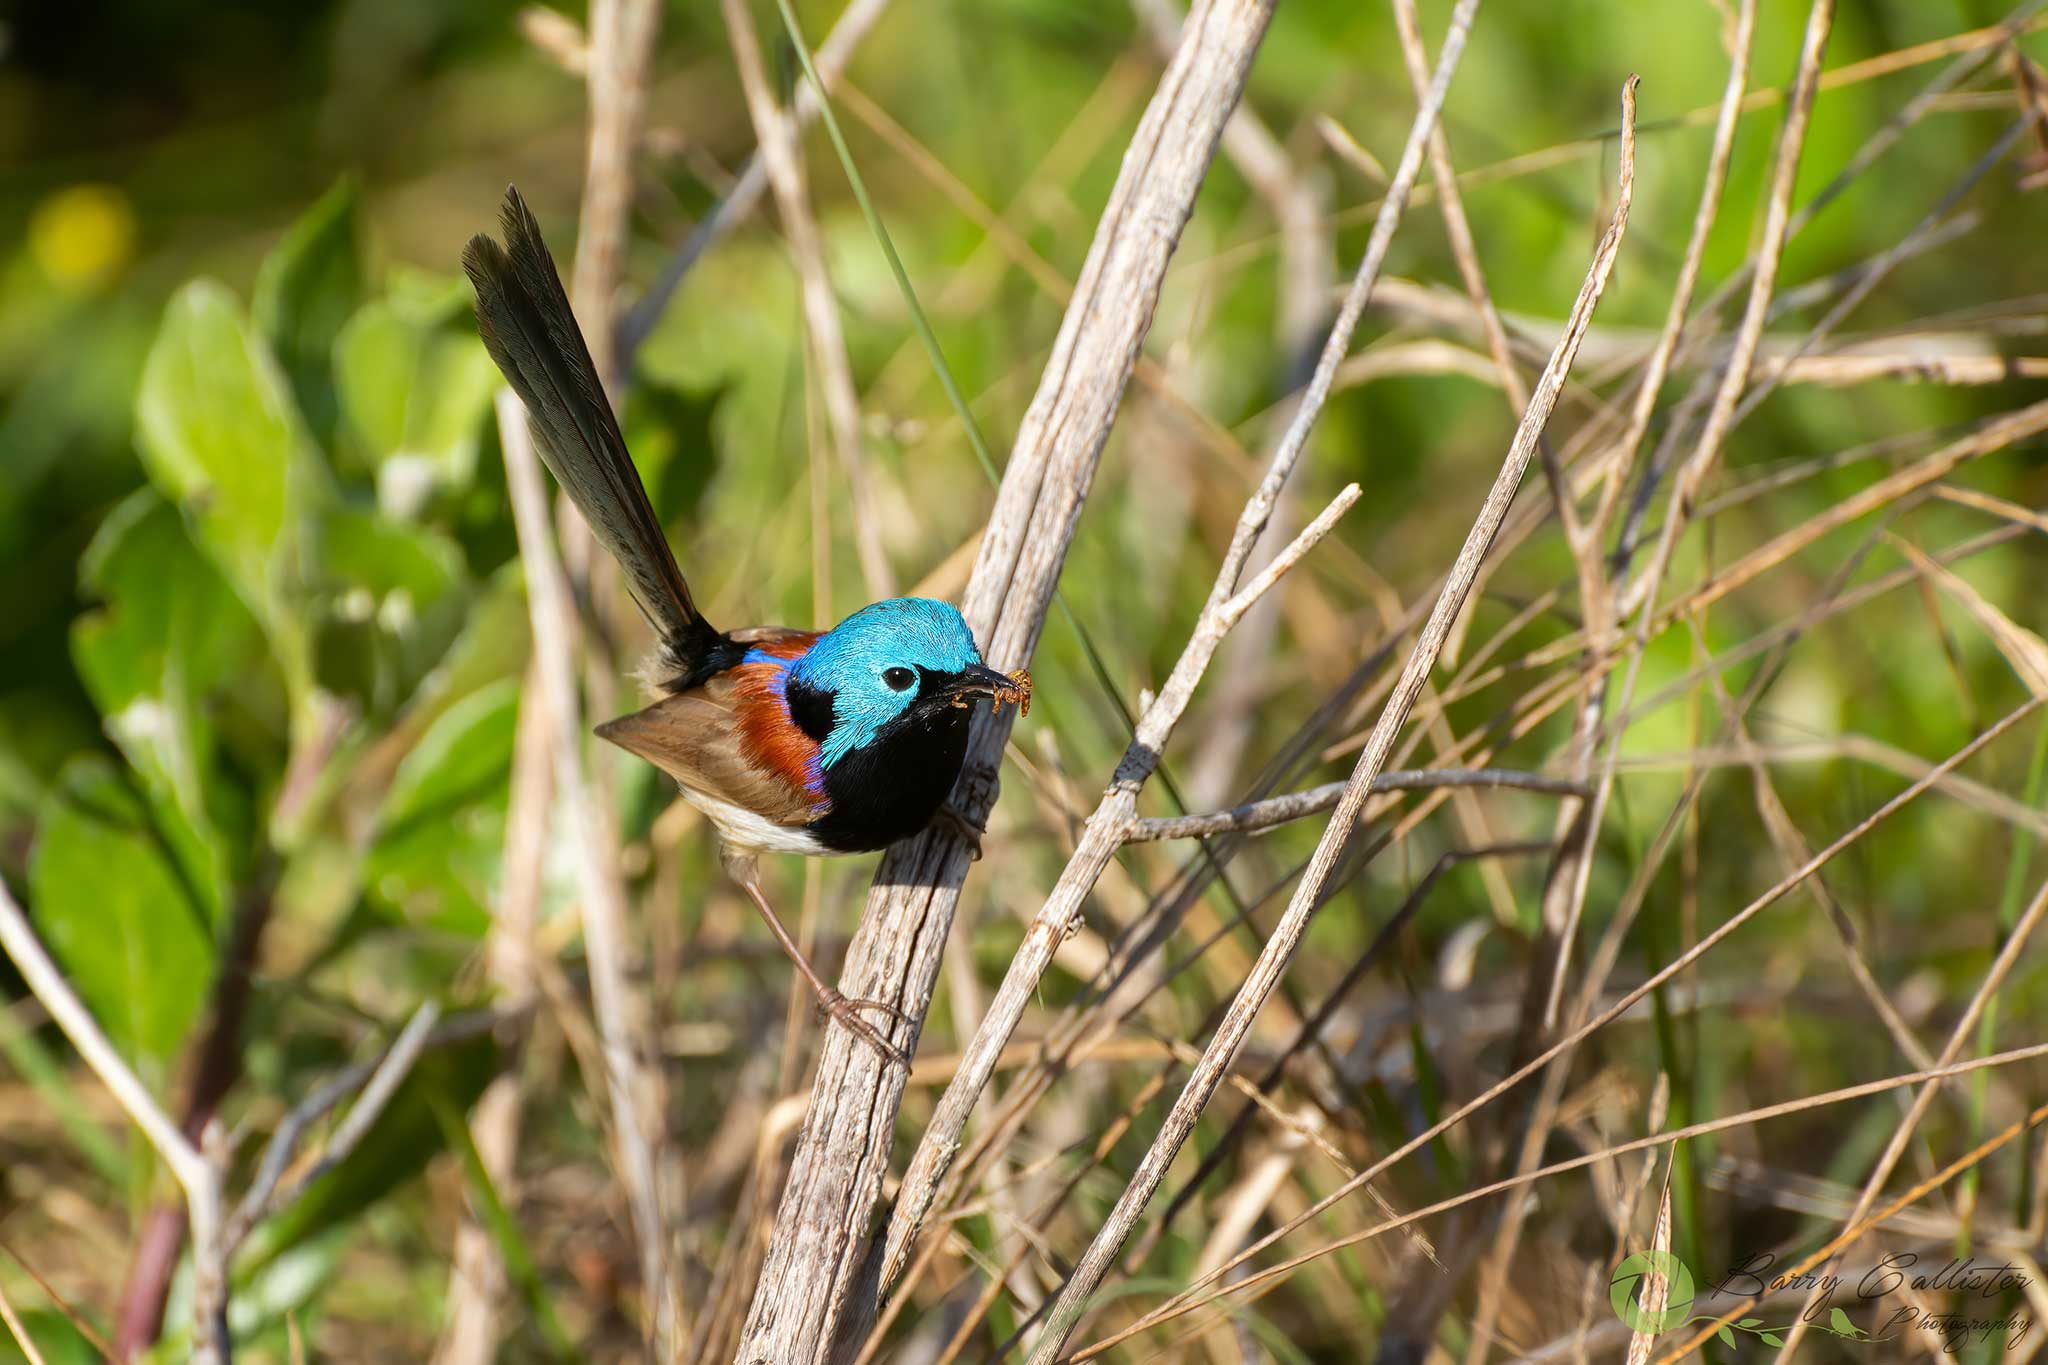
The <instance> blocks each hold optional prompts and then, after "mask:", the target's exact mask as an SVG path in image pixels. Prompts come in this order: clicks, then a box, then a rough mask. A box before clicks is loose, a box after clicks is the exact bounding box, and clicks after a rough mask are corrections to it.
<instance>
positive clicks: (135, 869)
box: [29, 758, 214, 1063]
mask: <svg viewBox="0 0 2048 1365" xmlns="http://www.w3.org/2000/svg"><path fill="white" fill-rule="evenodd" d="M29 887H30V892H31V894H32V895H33V896H34V898H35V920H36V926H37V928H38V929H39V930H40V931H41V933H42V935H43V941H44V942H45V943H46V944H48V945H49V948H50V953H51V955H52V956H53V957H55V958H56V959H57V961H58V962H59V963H60V964H61V965H62V966H63V968H64V971H65V974H66V975H67V976H69V977H70V978H71V982H72V984H73V985H74V986H75V987H77V989H78V993H79V995H80V996H81V997H82V998H83V999H84V1001H85V1003H86V1005H87V1006H88V1007H89V1008H90V1009H91V1010H92V1012H93V1017H94V1018H96V1019H98V1020H99V1022H100V1026H101V1027H102V1028H104V1029H105V1030H106V1031H107V1036H108V1037H109V1038H111V1039H112V1040H113V1041H114V1043H115V1045H116V1046H118V1047H120V1048H121V1050H122V1051H124V1052H126V1053H128V1054H129V1055H130V1056H134V1057H141V1058H146V1059H150V1060H152V1061H155V1062H158V1063H162V1062H166V1061H168V1060H169V1059H170V1058H171V1057H172V1056H173V1055H174V1054H175V1053H176V1052H177V1050H178V1048H179V1047H180V1045H181V1044H182V1043H183V1042H184V1040H185V1036H186V1034H187V1033H188V1032H189V1031H190V1029H191V1027H192V1023H193V1020H194V1019H195V1018H196V1017H197V1016H198V1014H199V1010H200V1007H201V1005H203V1004H204V1003H205V1000H206V993H207V989H208V987H209V986H210V985H211V984H212V982H213V972H214V940H213V934H212V932H211V930H210V929H209V927H208V925H207V923H206V921H205V918H204V917H203V915H202V914H201V912H200V910H199V907H197V906H195V905H194V904H193V903H192V900H191V898H190V897H189V896H188V894H187V893H186V889H185V887H184V885H183V883H182V882H181V881H180V880H179V878H178V876H177V874H176V872H174V871H173V870H172V867H171V863H170V860H169V859H168V858H166V857H165V856H164V852H163V849H162V848H161V847H160V846H159V845H158V844H157V842H156V841H155V840H154V839H153V838H152V837H151V836H150V832H149V827H148V822H147V820H146V818H145V816H144V814H143V810H142V805H141V803H140V802H139V801H137V800H136V798H135V796H134V794H133V793H132V792H130V791H129V790H128V788H127V787H126V786H124V785H123V784H122V783H121V781H120V779H119V778H118V777H117V776H116V775H115V773H114V771H113V769H112V768H111V767H110V766H109V765H108V764H107V763H106V762H105V761H104V760H101V759H93V758H84V759H79V760H77V761H75V762H73V763H72V764H71V765H69V767H67V768H66V770H65V772H64V776H63V780H62V783H61V785H60V787H59V789H58V790H57V791H55V792H53V793H52V794H51V795H50V797H49V799H48V800H47V801H45V802H44V805H43V813H42V819H41V821H40V828H39V831H38V836H37V840H36V847H35V853H34V856H33V857H32V859H31V861H30V864H29Z"/></svg>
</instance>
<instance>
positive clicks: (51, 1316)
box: [0, 1308, 101, 1365]
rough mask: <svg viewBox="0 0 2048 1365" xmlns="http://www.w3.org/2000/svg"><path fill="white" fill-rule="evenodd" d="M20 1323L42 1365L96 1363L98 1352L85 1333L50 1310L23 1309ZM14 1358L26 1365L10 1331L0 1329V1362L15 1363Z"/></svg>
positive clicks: (96, 1364) (84, 1364)
mask: <svg viewBox="0 0 2048 1365" xmlns="http://www.w3.org/2000/svg"><path fill="white" fill-rule="evenodd" d="M21 1326H22V1330H23V1331H25V1332H26V1333H27V1334H28V1339H29V1340H30V1341H32V1342H34V1343H35V1345H36V1351H37V1354H39V1355H40V1356H41V1357H42V1360H43V1365H100V1360H101V1357H100V1353H99V1352H98V1351H95V1350H94V1349H93V1348H92V1343H91V1342H90V1341H88V1340H86V1337H85V1334H84V1333H83V1332H80V1331H79V1330H78V1329H77V1328H76V1327H73V1326H72V1325H71V1324H70V1322H68V1321H67V1320H66V1319H65V1317H64V1315H63V1314H62V1313H59V1312H57V1311H55V1310H54V1309H47V1308H30V1309H25V1310H23V1311H22V1313H21ZM16 1361H20V1362H21V1363H22V1365H27V1362H28V1356H27V1355H25V1354H24V1353H23V1352H22V1349H21V1347H20V1346H19V1345H17V1344H16V1342H15V1340H14V1335H13V1333H11V1332H7V1331H5V1330H0V1365H15V1362H16Z"/></svg>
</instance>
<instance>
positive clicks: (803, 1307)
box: [739, 0, 1272, 1365]
mask: <svg viewBox="0 0 2048 1365" xmlns="http://www.w3.org/2000/svg"><path fill="white" fill-rule="evenodd" d="M1271 17H1272V3H1271V0H1213V3H1211V4H1208V5H1206V6H1204V7H1203V8H1202V9H1201V10H1200V11H1199V12H1198V13H1196V14H1195V15H1193V16H1191V17H1190V19H1189V20H1188V23H1187V25H1186V29H1185V32H1184V34H1183V38H1182V42H1181V47H1180V50H1179V51H1178V52H1177V53H1176V54H1175V56H1174V59H1173V61H1172V62H1171V63H1170V64H1169V65H1168V67H1167V69H1166V72H1165V74H1164V75H1163V76H1162V78H1161V80H1160V84H1159V88H1158V90H1157V92H1156V93H1155V94H1154V96H1153V99H1152V102H1151V105H1150V106H1149V107H1148V108H1147V110H1146V113H1145V116H1144V118H1143V119H1142V120H1141V121H1140V123H1139V125H1138V130H1137V132H1136V134H1135V135H1134V137H1133V138H1132V141H1131V145H1130V147H1129V149H1128V150H1127V152H1126V153H1125V157H1124V163H1123V170H1122V172H1121V174H1120V175H1119V176H1118V179H1117V184H1116V187H1115V188H1114V189H1113V190H1112V191H1111V194H1110V199H1109V203H1108V205H1107V206H1106V207H1105V209H1104V211H1103V215H1102V220H1101V225H1100V227H1099V228H1098V230H1097V233H1096V237H1095V241H1094V243H1093V245H1092V246H1091V247H1090V249H1089V254H1088V259H1087V262H1086V264H1085V265H1084V266H1083V268H1082V272H1081V278H1080V280H1079V281H1078V283H1077V284H1076V287H1075V290H1074V297H1073V300H1072V302H1071V303H1070V304H1069V306H1068V308H1067V311H1066V315H1065V317H1064V319H1063V321H1062V323H1061V325H1060V331H1059V335H1058V337H1057V339H1056V340H1055V342H1054V344H1053V350H1052V355H1051V357H1050V359H1049V360H1048V363H1047V365H1046V367H1045V373H1044V377H1043V379H1042V380H1041V382H1040V385H1039V389H1038V392H1037V394H1036V396H1035V397H1034V398H1033V399H1032V402H1031V406H1030V408H1029V409H1028V410H1027V411H1026V413H1025V416H1024V421H1023V424H1022V426H1021V427H1020V428H1019V430H1018V434H1017V439H1016V443H1015V445H1014V447H1013V449H1012V452H1011V456H1010V462H1009V465H1008V467H1007V468H1006V469H1005V471H1004V476H1003V482H1002V486H1001V488H1000V489H999V490H998V492H997V495H996V504H995V507H994V509H993V511H992V512H991V514H990V518H989V525H988V529H987V531H986V532H985V533H984V534H983V536H982V539H981V545H980V548H979V551H978V552H977V555H976V560H975V567H974V573H973V576H972V577H971V578H970V579H969V581H968V585H967V591H966V594H965V599H964V601H963V603H962V611H963V614H964V615H965V616H966V618H967V622H968V625H969V626H970V627H972V628H973V629H974V632H975V635H976V637H977V638H978V639H979V640H981V642H982V644H983V654H984V656H985V657H986V658H987V659H988V661H989V662H990V663H991V664H992V665H994V666H995V667H997V668H1001V669H1011V668H1015V667H1018V666H1019V665H1021V664H1023V663H1024V662H1025V661H1027V660H1028V659H1029V658H1030V655H1031V651H1032V648H1033V646H1034V645H1035V644H1036V643H1037V640H1038V635H1039V632H1040V630H1041V629H1042V627H1043V625H1044V620H1045V612H1046V609H1047V607H1048V606H1049V604H1050V603H1051V600H1052V595H1053V590H1054V588H1055V586H1056V585H1057V583H1058V579H1059V571H1060V567H1061V565H1062V564H1063V563H1064V561H1065V558H1066V551H1067V546H1068V543H1069V542H1070V541H1071V539H1072V537H1073V532H1074V525H1075V522H1076V520H1077V519H1078V518H1079V516H1080V510H1081V504H1082V500H1083V499H1084V498H1085V497H1086V495H1087V491H1088V485H1089V482H1090V480H1091V479H1092V477H1093V475H1094V470H1095V464H1096V461H1097V460H1098V458H1099V457H1100V455H1101V452H1102V447H1103V445H1104V443H1105V442H1106V441H1107V440H1108V437H1109V430H1110V427H1111V425H1112V423H1113V422H1114V420H1115V417H1116V412H1117V408H1118V406H1119V404H1120V402H1121V400H1122V396H1123V392H1124V389H1125V386H1126V385H1127V384H1128V382H1129V379H1130V375H1131V371H1132V367H1133V366H1134V365H1135V363H1136V361H1137V357H1138V352H1139V348H1140V346H1141V345H1142V344H1143V341H1144V337H1145V333H1146V331H1147V330H1148V328H1149V327H1150V325H1151V320H1152V314H1153V310H1154V308H1155V307H1156V306H1157V303H1158V298H1159V289H1160V285H1161V283H1162V281H1163V279H1164V277H1165V273H1166V265H1167V261H1168V260H1169V259H1170V257H1171V256H1172V253H1173V248H1174V246H1175V244H1176V243H1177V241H1178V240H1179V236H1180V231H1181V228H1182V226H1183V225H1184V224H1185V223H1186V221H1187V218H1188V215H1189V213H1190V212H1191V211H1192V209H1193V205H1194V200H1195V195H1196V192H1197V191H1198V190H1199V189H1200V187H1201V184H1202V180H1203V178H1204V177H1205V175H1206V174H1207V171H1208V167H1209V162H1210V159H1211V157H1212V156H1213V155H1214V153H1215V147H1216V142H1217V139H1218V137H1219V136H1220V135H1221V133H1222V129H1223V124H1224V121H1225V120H1226V119H1227V118H1228V117H1229V115H1230V112H1231V110H1232V109H1233V108H1235V107H1236V104H1237V100H1238V96H1239V94H1240V93H1241V92H1242V90H1243V88H1244V80H1245V76H1246V73H1247V72H1248V71H1249V69H1250V66H1251V60H1252V56H1253V54H1254V53H1255V52H1256V51H1257V50H1258V46H1259V42H1260V40H1261V38H1263V37H1264V35H1265V31H1266V24H1267V21H1268V20H1269V19H1270V18H1271ZM1014 714H1015V713H1014V712H1008V713H1005V714H1004V715H1002V716H1000V717H991V718H989V719H987V720H984V721H983V722H982V723H980V724H978V725H977V726H976V729H975V732H974V735H973V737H972V739H971V740H970V742H969V749H968V756H967V763H966V768H965V771H964V773H963V778H962V782H961V785H960V787H959V788H957V789H956V791H955V796H954V801H955V804H956V805H957V806H959V807H961V808H962V809H963V810H964V812H965V814H966V815H967V816H968V817H969V818H970V819H974V820H979V819H982V818H984V817H985V815H986V812H987V811H988V809H989V807H990V805H991V804H992V803H993V801H994V796H995V777H996V770H997V764H998V762H999V760H1000V758H1001V755H1002V746H1003V743H1004V741H1005V739H1006V738H1007V736H1008V733H1009V729H1010V724H1011V720H1012V718H1013V716H1014ZM967 866H968V851H967V849H966V847H965V845H964V844H963V843H962V841H961V840H960V839H959V837H958V836H957V835H955V834H953V833H951V832H945V831H933V832H928V833H926V834H924V835H922V836H920V837H918V838H917V839H914V840H910V841H908V842H906V843H902V844H899V845H897V846H896V847H895V848H894V849H892V850H891V851H890V852H889V853H888V854H887V855H886V856H885V857H884V858H883V861H882V866H881V869H880V871H879V872H878V873H877V876H876V883H875V887H874V890H873V891H872V892H871V893H870V895H869V897H868V904H867V908H866V911H865V913H864V915H863V917H862V920H861V925H860V928H859V930H858V931H857V932H856V934H855V936H854V941H853V944H852V946H851V948H850V949H849V951H848V955H847V965H846V969H845V972H844V974H843V976H842V978H841V988H842V989H843V990H845V991H846V992H847V993H848V994H849V995H853V996H860V997H865V998H869V999H881V1000H887V1001H891V1002H893V1003H895V1004H896V1005H897V1006H898V1007H899V1008H902V1009H904V1010H906V1011H908V1012H910V1013H911V1014H912V1015H913V1017H914V1018H915V1019H917V1020H919V1021H921V1020H922V1018H923V1015H924V1012H925V1010H926V1009H928V1008H929V1006H930V1001H931V992H932V989H933V986H934V984H935V982H936V980H937V977H938V971H939V959H940V955H941V953H942V952H943V950H944V947H945V940H946V933H947V930H948V929H949V928H950V927H951V925H952V919H953V912H954V908H955V905H956V903H957V901H958V897H959V888H960V884H961V882H962V880H963V879H964V878H965V876H966V872H967ZM895 1033H896V1042H897V1044H898V1046H901V1047H905V1048H906V1049H907V1048H909V1047H914V1046H915V1042H916V1033H917V1026H916V1025H915V1024H913V1025H910V1026H908V1027H905V1026H902V1025H898V1026H896V1028H895ZM904 1082H905V1073H904V1071H903V1069H902V1068H901V1067H897V1066H890V1065H886V1064H884V1063H883V1062H881V1060H880V1059H879V1058H877V1057H876V1056H875V1054H874V1052H873V1050H872V1049H870V1048H868V1047H866V1046H864V1045H862V1044H861V1043H860V1042H859V1040H857V1039H853V1038H852V1037H851V1036H850V1035H848V1034H847V1033H846V1032H845V1031H844V1030H837V1029H835V1030H830V1031H828V1033H827V1035H826V1039H825V1044H824V1052H823V1055H822V1057H821V1058H820V1061H819V1064H818V1074H817V1078H816V1080H815V1082H814V1084H813V1086H812V1092H811V1095H812V1098H811V1107H810V1113H809V1116H808V1118H807V1119H806V1122H805V1125H804V1128H803V1132H802V1135H801V1137H800V1138H799V1140H798V1143H797V1149H796V1152H795V1155H794V1157H793V1159H792V1162H791V1166H790V1175H789V1182H788V1185H787V1187H786V1189H785V1192H784V1195H783V1202H782V1207H781V1210H780V1213H779V1214H778V1217H777V1220H776V1227H775V1233H774V1236H773V1238H772V1240H771V1242H770V1245H769V1249H768V1254H767V1256H766V1258H765V1260H764V1262H763V1264H762V1269H761V1276H760V1281H759V1284H758V1286H757V1288H756V1292H755V1296H754V1302H753V1306H752V1308H751V1310H750V1312H749V1316H748V1320H747V1326H746V1330H745V1333H744V1335H743V1337H742V1341H741V1347H740V1351H739V1356H740V1358H741V1359H745V1360H754V1359H766V1360H773V1361H776V1362H778V1365H783V1363H785V1362H813V1361H824V1360H826V1359H828V1358H830V1357H831V1356H832V1354H833V1352H834V1351H835V1349H839V1348H837V1347H836V1346H835V1341H847V1342H852V1343H855V1344H857V1343H858V1341H859V1339H860V1337H861V1336H862V1335H863V1334H864V1331H865V1327H866V1324H867V1322H868V1320H869V1319H870V1317H871V1316H872V1314H873V1312H874V1307H875V1299H876V1277H877V1275H878V1273H879V1270H880V1265H879V1258H878V1257H877V1256H875V1255H874V1254H873V1253H874V1252H875V1251H876V1249H877V1248H876V1245H875V1243H876V1238H875V1235H874V1234H875V1231H876V1230H875V1229H873V1228H872V1227H871V1222H870V1220H871V1218H872V1212H873V1209H874V1207H875V1203H876V1201H877V1200H878V1199H879V1198H880V1195H881V1190H882V1182H883V1178H884V1176H885V1173H886V1171H887V1166H888V1157H889V1151H890V1146H891V1139H892V1137H893V1130H894V1127H895V1117H896V1110H897V1106H898V1105H899V1103H900V1102H901V1099H902V1094H903V1086H904Z"/></svg>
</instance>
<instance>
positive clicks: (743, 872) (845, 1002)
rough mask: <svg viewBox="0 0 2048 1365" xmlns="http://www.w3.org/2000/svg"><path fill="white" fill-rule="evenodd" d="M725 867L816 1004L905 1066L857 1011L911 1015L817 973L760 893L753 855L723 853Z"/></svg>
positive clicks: (906, 1017) (906, 1019) (904, 1017)
mask: <svg viewBox="0 0 2048 1365" xmlns="http://www.w3.org/2000/svg"><path fill="white" fill-rule="evenodd" d="M725 867H726V871H728V872H730V873H731V874H732V879H733V880H734V881H735V882H738V883H739V887H740V890H742V891H744V892H746V893H747V899H748V900H750V901H752V902H753V903H754V908H755V909H756V910H759V911H760V912H761V918H762V919H764V920H767V921H768V929H769V932H771V933H773V934H774V935H775V941H776V942H777V943H779V944H781V945H782V951H783V952H784V953H786V954H788V955H789V960H790V961H791V962H794V963H795V964H796V969H797V970H798V971H799V972H802V973H803V976H804V980H806V981H808V982H810V983H811V990H812V991H813V992H814V993H815V994H816V995H817V997H818V1004H819V1005H820V1006H821V1007H822V1008H823V1009H824V1011H825V1013H827V1014H829V1015H831V1016H832V1017H833V1018H834V1019H837V1020H838V1021H839V1022H840V1024H842V1025H843V1026H844V1027H845V1028H846V1031H847V1032H849V1033H851V1034H853V1036H854V1037H856V1038H858V1039H860V1040H861V1041H862V1042H864V1043H866V1044H867V1045H868V1046H869V1047H871V1048H873V1049H874V1050H875V1051H876V1052H877V1053H878V1054H880V1056H881V1058H882V1060H883V1061H884V1062H900V1063H902V1064H903V1065H905V1066H908V1065H909V1061H908V1059H906V1058H905V1057H904V1055H903V1053H902V1052H901V1051H900V1050H899V1049H897V1048H896V1047H895V1046H894V1045H893V1044H891V1043H890V1042H889V1040H888V1039H887V1038H884V1037H883V1036H882V1033H881V1030H879V1029H877V1028H876V1027H875V1026H874V1025H873V1024H870V1023H869V1022H868V1021H867V1020H865V1019H863V1018H861V1017H860V1011H861V1010H881V1011H882V1012H884V1013H885V1014H890V1015H893V1016H894V1017H896V1018H897V1019H899V1020H901V1021H903V1022H904V1023H911V1022H913V1021H912V1019H911V1017H910V1016H909V1015H907V1014H905V1013H904V1012H903V1011H902V1010H900V1009H898V1008H896V1006H894V1005H892V1004H890V1003H889V1002H888V1001H886V1000H853V999H848V998H847V997H846V996H845V995H842V994H841V993H840V991H839V988H838V987H836V986H830V985H827V984H826V983H825V978H824V977H822V976H819V975H818V969H817V968H816V967H813V966H812V965H811V960H810V959H809V958H807V957H805V956H804V950H803V949H801V948H799V947H797V943H796V940H795V939H794V938H791V937H790V934H789V930H787V929H785V928H783V927H782V921H781V920H780V919H779V918H777V917H776V914H775V912H774V911H773V910H771V909H769V908H768V898H767V897H766V896H764V895H762V894H761V878H760V871H759V868H758V866H757V865H756V863H755V861H754V859H753V858H752V857H750V856H741V857H735V856H733V855H731V854H727V855H726V857H725Z"/></svg>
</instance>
